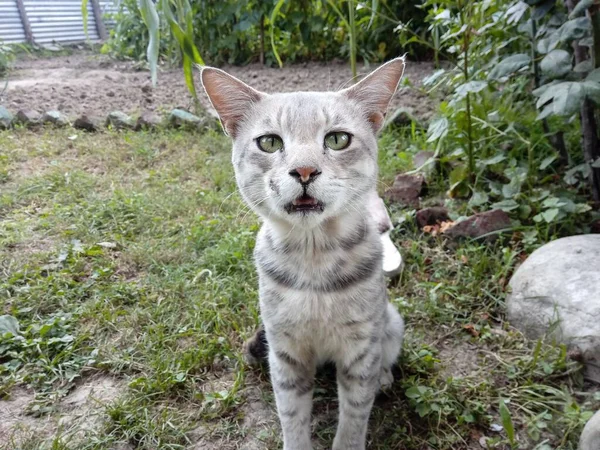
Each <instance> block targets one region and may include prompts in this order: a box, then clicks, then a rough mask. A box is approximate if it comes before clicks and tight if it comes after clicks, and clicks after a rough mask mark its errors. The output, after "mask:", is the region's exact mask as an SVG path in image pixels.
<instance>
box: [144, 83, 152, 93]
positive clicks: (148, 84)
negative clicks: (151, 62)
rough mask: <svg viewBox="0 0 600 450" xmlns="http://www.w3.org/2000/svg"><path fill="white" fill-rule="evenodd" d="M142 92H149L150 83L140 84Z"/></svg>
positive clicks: (150, 90)
mask: <svg viewBox="0 0 600 450" xmlns="http://www.w3.org/2000/svg"><path fill="white" fill-rule="evenodd" d="M142 92H143V93H144V94H150V93H151V92H152V83H144V84H143V85H142Z"/></svg>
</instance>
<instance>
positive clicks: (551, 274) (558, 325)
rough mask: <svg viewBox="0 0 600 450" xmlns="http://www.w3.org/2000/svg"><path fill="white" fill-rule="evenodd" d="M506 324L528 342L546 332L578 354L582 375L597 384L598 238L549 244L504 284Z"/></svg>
mask: <svg viewBox="0 0 600 450" xmlns="http://www.w3.org/2000/svg"><path fill="white" fill-rule="evenodd" d="M510 287H511V289H512V293H511V294H510V296H509V297H508V299H507V307H508V319H509V321H510V323H511V324H512V325H513V326H515V327H516V328H518V329H519V330H521V331H522V332H523V333H524V334H525V335H527V336H528V337H529V338H531V339H539V338H542V337H544V336H545V335H547V334H550V335H551V337H552V338H554V339H556V340H557V341H559V342H563V343H565V344H567V346H568V347H569V348H570V350H572V351H575V352H577V353H580V354H581V357H582V359H583V361H584V363H585V365H586V370H585V376H586V377H587V378H589V379H591V380H593V381H596V382H600V235H596V234H585V235H580V236H571V237H567V238H562V239H558V240H556V241H553V242H550V243H549V244H546V245H544V246H542V247H540V248H539V249H537V250H536V251H535V252H533V253H532V254H531V256H530V257H529V258H527V260H526V261H525V262H524V263H523V265H521V267H519V269H518V270H517V271H516V272H515V274H514V276H513V277H512V279H511V280H510Z"/></svg>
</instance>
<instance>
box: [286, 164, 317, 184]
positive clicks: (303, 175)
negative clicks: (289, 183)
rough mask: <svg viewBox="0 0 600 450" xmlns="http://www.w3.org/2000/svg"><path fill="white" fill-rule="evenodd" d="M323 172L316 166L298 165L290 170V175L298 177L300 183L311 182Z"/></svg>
mask: <svg viewBox="0 0 600 450" xmlns="http://www.w3.org/2000/svg"><path fill="white" fill-rule="evenodd" d="M320 173H321V172H320V171H319V169H317V168H316V167H296V168H295V169H292V170H290V175H291V176H292V177H294V178H296V179H297V180H298V181H299V182H300V183H309V182H311V181H313V180H314V179H315V178H316V177H317V175H319V174H320Z"/></svg>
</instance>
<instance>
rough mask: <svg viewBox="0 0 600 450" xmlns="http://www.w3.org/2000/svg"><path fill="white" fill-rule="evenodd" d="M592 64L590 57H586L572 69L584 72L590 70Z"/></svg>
mask: <svg viewBox="0 0 600 450" xmlns="http://www.w3.org/2000/svg"><path fill="white" fill-rule="evenodd" d="M593 68H594V66H593V65H592V60H591V59H586V60H585V61H582V62H580V63H579V64H576V65H575V67H574V68H573V70H574V71H575V72H577V73H586V72H591V71H592V69H593Z"/></svg>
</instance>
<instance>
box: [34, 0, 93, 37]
mask: <svg viewBox="0 0 600 450" xmlns="http://www.w3.org/2000/svg"><path fill="white" fill-rule="evenodd" d="M23 3H24V4H25V11H26V12H27V17H29V23H30V24H31V31H32V32H33V40H34V41H35V42H37V43H38V44H46V43H49V42H53V41H56V42H81V41H85V40H86V35H85V32H84V30H83V16H82V15H81V0H23ZM87 9H88V36H87V38H89V39H90V40H92V41H94V40H98V31H97V30H96V21H95V20H94V11H93V10H92V3H91V2H88V5H87Z"/></svg>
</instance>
